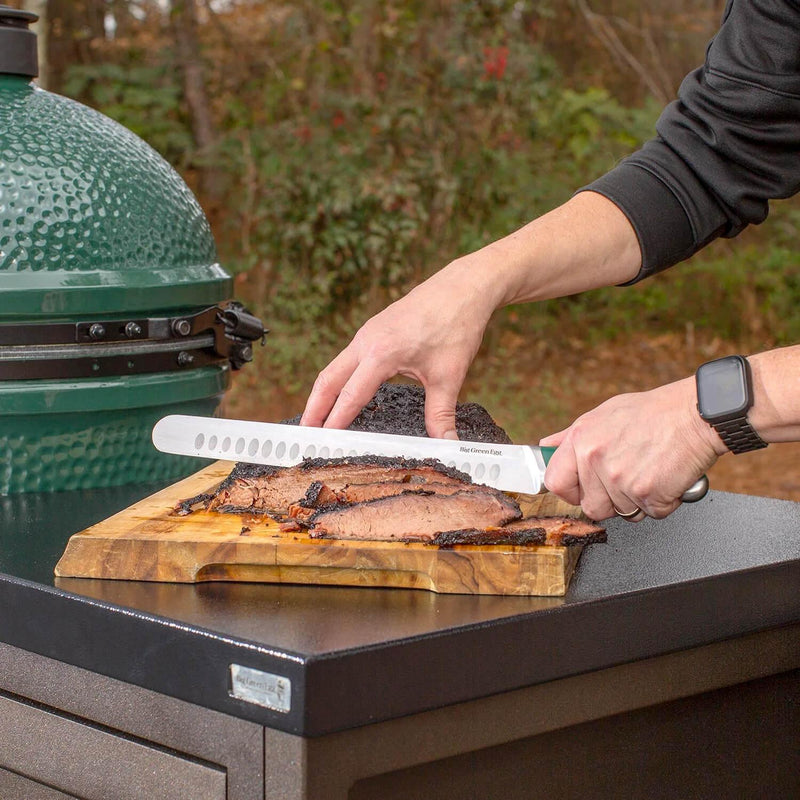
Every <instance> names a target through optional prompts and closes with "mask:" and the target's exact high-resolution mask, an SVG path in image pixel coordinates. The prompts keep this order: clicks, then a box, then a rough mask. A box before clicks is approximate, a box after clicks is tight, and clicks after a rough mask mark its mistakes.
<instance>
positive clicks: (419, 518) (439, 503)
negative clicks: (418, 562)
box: [308, 487, 522, 542]
mask: <svg viewBox="0 0 800 800" xmlns="http://www.w3.org/2000/svg"><path fill="white" fill-rule="evenodd" d="M521 516H522V512H521V511H520V509H519V506H518V505H517V503H516V502H515V501H514V500H512V499H511V498H509V497H507V496H506V495H504V494H503V493H502V492H499V491H497V490H496V489H490V488H488V487H484V488H483V490H482V491H461V492H456V493H455V494H450V495H441V494H431V493H422V492H405V493H403V494H399V495H393V496H390V497H379V498H377V499H375V500H365V501H364V502H360V503H354V504H352V505H335V506H329V507H326V508H321V509H319V510H318V511H316V512H315V513H314V514H313V515H312V516H311V517H310V518H309V519H308V524H309V526H310V528H311V531H310V535H311V536H312V537H313V538H333V539H362V540H363V539H371V540H376V541H406V542H410V541H422V542H425V541H431V540H432V539H433V537H434V536H435V535H436V534H437V533H439V532H440V531H442V530H455V529H458V528H466V527H479V528H488V527H499V526H502V525H505V524H506V523H508V522H511V521H512V520H515V519H519V518H520V517H521Z"/></svg>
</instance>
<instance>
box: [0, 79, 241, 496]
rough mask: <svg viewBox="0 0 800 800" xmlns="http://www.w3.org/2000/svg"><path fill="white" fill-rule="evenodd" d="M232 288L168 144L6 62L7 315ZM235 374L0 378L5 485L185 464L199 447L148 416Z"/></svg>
mask: <svg viewBox="0 0 800 800" xmlns="http://www.w3.org/2000/svg"><path fill="white" fill-rule="evenodd" d="M230 294H231V279H230V277H229V276H228V274H227V273H226V272H225V271H224V270H223V269H222V268H221V267H220V265H219V264H217V262H216V249H215V246H214V240H213V237H212V235H211V231H210V228H209V225H208V221H207V220H206V218H205V215H204V214H203V211H202V209H201V208H200V206H199V204H198V203H197V201H196V199H195V198H194V196H193V195H192V193H191V191H190V190H189V188H188V187H187V186H186V184H185V183H184V181H183V180H182V179H181V178H180V176H179V175H178V174H177V173H176V172H175V171H174V170H173V169H172V167H170V166H169V164H167V162H166V161H164V159H163V158H161V156H159V155H158V154H157V153H156V152H155V151H154V150H153V149H152V148H151V147H149V145H147V144H146V143H145V142H143V141H142V140H141V139H139V138H138V137H136V136H135V135H134V134H133V133H131V132H130V131H128V130H126V129H125V128H123V127H122V126H120V125H118V124H117V123H115V122H113V121H112V120H110V119H108V118H107V117H104V116H103V115H101V114H98V113H97V112H95V111H93V110H91V109H89V108H87V107H86V106H83V105H81V104H79V103H76V102H74V101H72V100H69V99H67V98H64V97H60V96H58V95H55V94H52V93H49V92H46V91H43V90H41V89H38V88H36V87H35V86H34V85H33V84H32V83H31V82H29V80H28V79H26V78H23V77H18V76H13V75H0V324H13V323H14V322H26V323H31V322H37V321H42V322H45V321H69V322H73V321H74V322H78V321H86V320H91V319H93V318H97V319H101V318H103V317H106V316H110V315H116V316H119V315H132V316H133V315H138V316H149V315H159V314H167V315H178V314H184V313H188V312H189V311H192V310H195V309H197V308H199V307H205V306H209V305H213V304H215V303H218V302H220V301H222V300H226V299H228V298H229V297H230ZM95 315H96V316H95ZM0 366H2V364H1V363H0ZM0 375H2V372H0ZM228 380H229V368H228V366H227V364H226V365H219V366H211V367H206V368H202V369H192V370H187V371H176V372H172V373H169V372H166V373H160V374H153V375H125V376H121V377H119V378H110V379H97V380H88V379H87V380H62V381H44V380H30V381H8V380H0V494H14V493H18V492H29V491H50V490H52V491H55V490H61V489H73V488H93V487H97V486H111V485H120V484H125V483H143V482H148V481H154V480H162V479H170V478H173V477H174V478H178V477H181V476H183V475H186V474H188V473H189V472H192V471H194V470H196V469H197V468H198V464H197V462H196V460H194V459H188V458H179V457H175V456H165V455H164V454H162V453H159V452H158V451H157V450H156V449H155V448H154V447H153V445H152V443H151V441H150V432H151V430H152V427H153V425H154V423H155V422H156V421H157V420H158V419H160V417H162V416H164V415H166V414H169V413H188V414H200V415H210V414H212V413H214V411H215V410H216V408H217V406H218V405H219V402H220V400H221V399H222V396H223V393H224V391H225V389H226V387H227V385H228Z"/></svg>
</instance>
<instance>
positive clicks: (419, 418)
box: [284, 383, 511, 444]
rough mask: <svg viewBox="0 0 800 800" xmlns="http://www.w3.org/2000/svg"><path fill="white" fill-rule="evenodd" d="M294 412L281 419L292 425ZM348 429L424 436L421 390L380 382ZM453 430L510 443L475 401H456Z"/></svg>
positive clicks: (474, 437) (475, 438) (462, 436)
mask: <svg viewBox="0 0 800 800" xmlns="http://www.w3.org/2000/svg"><path fill="white" fill-rule="evenodd" d="M299 422H300V415H299V414H298V415H297V416H295V417H292V418H291V419H287V420H284V423H286V424H289V425H296V424H298V423H299ZM350 430H352V431H370V432H372V433H399V434H403V435H405V436H427V431H426V429H425V390H424V389H423V388H422V387H421V386H415V385H413V384H408V383H383V384H381V386H380V388H379V389H378V391H377V392H376V393H375V396H374V397H373V398H372V400H370V401H369V402H368V403H367V404H366V406H364V408H363V409H362V411H361V413H360V414H359V415H358V416H357V417H356V418H355V419H354V420H353V422H352V423H351V424H350ZM456 432H457V433H458V438H459V439H463V440H465V441H468V442H494V443H495V444H511V439H510V438H509V437H508V434H507V433H506V432H505V431H504V430H503V429H502V428H501V427H500V426H499V425H498V424H497V423H496V422H495V421H494V420H493V419H492V417H491V415H490V414H489V412H488V411H487V410H486V409H485V408H484V407H483V406H481V405H479V404H478V403H457V404H456Z"/></svg>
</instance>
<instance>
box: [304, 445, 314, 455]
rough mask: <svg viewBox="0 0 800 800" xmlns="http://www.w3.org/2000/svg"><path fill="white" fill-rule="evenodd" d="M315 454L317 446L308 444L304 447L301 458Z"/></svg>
mask: <svg viewBox="0 0 800 800" xmlns="http://www.w3.org/2000/svg"><path fill="white" fill-rule="evenodd" d="M316 454H317V448H316V447H314V445H313V444H310V445H309V446H308V447H306V450H305V452H304V453H303V458H314V456H315V455H316Z"/></svg>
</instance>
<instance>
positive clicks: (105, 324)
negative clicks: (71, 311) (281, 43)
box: [0, 301, 267, 380]
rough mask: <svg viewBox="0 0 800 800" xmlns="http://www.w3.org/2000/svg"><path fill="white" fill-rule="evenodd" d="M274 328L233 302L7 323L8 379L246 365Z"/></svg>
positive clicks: (3, 334)
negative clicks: (178, 310) (157, 313)
mask: <svg viewBox="0 0 800 800" xmlns="http://www.w3.org/2000/svg"><path fill="white" fill-rule="evenodd" d="M266 335H267V330H266V329H265V328H264V326H263V324H262V323H261V320H259V319H258V317H256V316H254V315H253V314H251V313H250V312H249V311H248V310H247V309H246V308H245V307H244V306H243V305H242V304H241V303H237V302H235V301H228V302H226V303H221V304H219V305H216V306H211V307H209V308H205V309H203V310H201V311H198V312H195V313H192V314H186V315H183V316H176V317H145V318H131V317H126V318H121V319H111V320H109V319H98V320H89V321H81V322H54V323H36V324H32V323H6V324H0V380H26V379H37V378H38V379H42V378H79V377H92V376H97V377H100V376H111V375H125V374H136V373H141V372H162V371H167V370H174V369H186V368H189V367H199V366H205V365H207V364H212V363H220V362H222V361H225V360H227V361H228V362H229V363H230V365H231V367H232V368H233V369H240V368H241V367H242V366H243V365H244V364H246V363H247V362H248V361H251V360H252V358H253V342H254V341H258V340H260V341H261V343H262V345H263V344H264V341H265V338H266Z"/></svg>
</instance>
